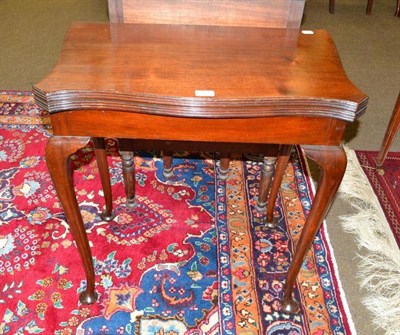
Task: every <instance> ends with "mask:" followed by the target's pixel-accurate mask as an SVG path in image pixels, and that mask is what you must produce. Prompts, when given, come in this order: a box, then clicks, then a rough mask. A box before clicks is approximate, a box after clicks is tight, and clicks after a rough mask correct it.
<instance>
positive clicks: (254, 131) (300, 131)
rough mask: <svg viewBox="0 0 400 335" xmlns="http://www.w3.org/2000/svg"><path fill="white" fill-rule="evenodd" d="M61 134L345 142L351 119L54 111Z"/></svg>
mask: <svg viewBox="0 0 400 335" xmlns="http://www.w3.org/2000/svg"><path fill="white" fill-rule="evenodd" d="M50 118H51V123H52V126H53V133H54V135H57V136H88V137H111V138H129V139H141V140H161V141H186V142H196V141H200V142H224V143H260V144H265V143H269V144H309V145H339V144H340V142H341V140H342V137H343V132H344V129H345V126H346V122H345V121H342V120H337V119H332V118H322V117H301V116H290V117H264V118H226V119H222V118H218V119H212V118H187V117H171V116H159V115H150V114H141V113H132V112H120V111H101V110H76V111H64V112H59V113H54V114H51V116H50Z"/></svg>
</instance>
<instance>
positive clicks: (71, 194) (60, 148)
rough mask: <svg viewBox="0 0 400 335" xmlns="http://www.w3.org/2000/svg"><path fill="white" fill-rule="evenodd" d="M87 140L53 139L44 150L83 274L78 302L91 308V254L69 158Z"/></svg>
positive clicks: (87, 139)
mask: <svg viewBox="0 0 400 335" xmlns="http://www.w3.org/2000/svg"><path fill="white" fill-rule="evenodd" d="M89 140H90V138H89V137H63V136H54V137H52V138H51V139H50V140H49V142H48V143H47V146H46V162H47V167H48V169H49V172H50V176H51V178H52V180H53V184H54V187H55V189H56V192H57V195H58V198H59V200H60V202H61V205H62V207H63V209H64V212H65V217H66V221H67V223H68V224H69V227H70V229H71V233H72V236H73V237H74V240H75V242H76V245H77V248H78V251H79V255H80V257H81V259H82V263H83V267H84V270H85V274H86V290H85V291H84V292H82V293H81V294H80V298H79V300H80V301H81V302H82V303H83V304H93V303H94V302H95V301H96V300H97V293H96V291H95V287H94V286H95V285H94V283H95V280H94V268H93V260H92V253H91V251H90V247H89V242H88V239H87V235H86V231H85V227H84V225H83V220H82V216H81V213H80V211H79V206H78V202H77V200H76V195H75V190H74V185H73V180H72V169H71V160H70V156H71V154H73V153H74V152H76V151H77V150H78V149H80V148H83V147H84V146H85V145H86V144H87V143H88V142H89Z"/></svg>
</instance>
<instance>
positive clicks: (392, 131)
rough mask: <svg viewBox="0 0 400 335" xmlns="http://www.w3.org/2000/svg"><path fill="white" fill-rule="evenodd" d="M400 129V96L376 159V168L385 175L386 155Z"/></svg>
mask: <svg viewBox="0 0 400 335" xmlns="http://www.w3.org/2000/svg"><path fill="white" fill-rule="evenodd" d="M399 128H400V94H399V95H398V96H397V101H396V104H395V106H394V108H393V112H392V116H391V118H390V121H389V124H388V127H387V129H386V133H385V137H384V138H383V142H382V146H381V150H380V151H379V154H378V157H377V159H376V168H377V170H380V171H381V173H384V171H383V169H382V166H383V163H384V162H385V158H386V155H387V153H388V151H389V149H390V146H391V145H392V142H393V140H394V138H395V136H396V134H397V131H398V130H399Z"/></svg>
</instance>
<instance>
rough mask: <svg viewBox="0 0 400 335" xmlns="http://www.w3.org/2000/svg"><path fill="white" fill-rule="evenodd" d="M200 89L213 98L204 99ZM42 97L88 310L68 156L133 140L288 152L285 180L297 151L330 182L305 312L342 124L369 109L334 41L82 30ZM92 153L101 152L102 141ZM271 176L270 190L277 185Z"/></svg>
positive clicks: (290, 34) (209, 30)
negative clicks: (89, 146)
mask: <svg viewBox="0 0 400 335" xmlns="http://www.w3.org/2000/svg"><path fill="white" fill-rule="evenodd" d="M197 90H207V92H206V93H208V94H209V95H210V96H208V97H202V96H200V97H199V96H196V91H197ZM210 91H213V92H214V96H212V95H211V94H210ZM203 93H204V92H203ZM34 95H35V99H36V101H37V102H38V103H39V104H40V105H41V106H42V107H43V108H45V109H46V110H48V111H49V112H50V119H51V122H52V126H53V133H54V136H53V137H52V138H51V139H50V141H49V143H48V145H47V153H46V159H47V161H48V164H49V170H50V173H51V177H52V179H53V182H54V185H55V189H56V191H57V193H58V196H59V198H60V201H61V203H62V205H63V207H64V210H65V213H66V218H67V221H68V223H69V225H70V226H71V231H72V233H73V235H74V238H75V240H76V243H77V245H78V250H79V252H80V254H81V257H82V259H83V264H84V268H85V272H86V277H87V280H88V285H87V290H86V291H85V292H84V293H83V294H82V295H81V301H82V302H83V303H93V301H95V299H96V292H95V289H94V273H93V265H92V263H91V252H90V249H89V246H88V243H87V236H86V234H85V231H84V228H83V227H84V226H83V221H82V217H81V215H80V213H79V206H78V204H77V201H76V197H75V195H74V193H73V184H72V178H71V173H72V172H71V171H70V168H69V156H70V155H71V154H72V153H73V152H74V151H75V150H77V149H78V148H79V147H81V146H83V145H84V144H85V143H86V142H87V141H88V140H89V139H90V138H96V139H99V138H115V139H116V140H117V141H120V142H119V143H120V144H121V147H120V150H121V151H122V152H124V149H126V147H124V146H128V145H131V143H132V142H130V141H125V140H126V139H131V140H132V139H133V143H134V144H135V148H137V149H142V148H144V149H149V148H156V149H161V150H165V151H169V152H171V151H173V150H181V149H185V150H189V151H201V150H207V151H219V152H222V153H227V152H236V151H238V152H246V151H247V152H248V151H253V149H254V150H255V151H257V152H263V153H265V154H266V155H268V154H272V156H276V155H277V153H278V152H277V148H279V146H280V148H281V150H280V155H281V156H280V158H278V164H277V169H278V170H279V171H282V169H283V168H284V166H285V165H286V163H287V160H288V157H289V151H290V148H291V146H292V145H295V144H299V145H301V146H302V148H303V150H304V152H305V154H306V155H308V157H310V158H311V159H313V160H315V161H316V162H317V164H319V165H320V166H321V169H322V173H321V180H320V182H319V184H318V185H319V187H318V189H317V192H316V196H315V201H314V204H313V206H312V209H311V211H310V214H309V215H308V217H307V220H306V222H305V224H304V228H303V232H302V235H301V238H300V241H299V243H298V245H297V246H295V249H294V255H293V261H292V264H291V266H290V270H289V272H288V277H287V285H286V289H285V297H284V301H283V305H282V308H283V310H285V311H287V312H294V311H295V310H296V307H297V304H296V302H295V301H294V299H293V296H292V292H293V286H294V283H295V280H296V276H297V274H298V272H299V270H300V266H301V262H302V260H303V258H304V254H305V252H306V250H307V249H308V248H309V247H310V245H311V242H312V239H313V238H314V236H315V234H316V233H317V231H318V229H319V227H320V225H321V223H322V221H323V219H324V216H325V214H326V212H327V211H328V209H329V206H330V205H331V203H332V200H333V198H334V196H335V194H336V191H337V187H338V185H339V183H340V181H341V179H342V177H343V174H344V171H345V166H346V156H345V153H344V151H343V149H342V148H341V145H340V143H341V141H342V138H343V132H344V129H345V126H346V124H347V122H351V121H354V120H355V119H357V118H358V117H359V116H361V115H362V114H363V113H364V111H365V109H366V104H367V97H366V96H365V95H364V94H363V93H362V92H360V91H359V90H358V89H357V88H356V87H355V86H354V85H353V84H352V83H351V82H350V81H349V79H348V78H347V76H346V74H345V73H344V71H343V67H342V65H341V63H340V59H339V57H338V54H337V52H336V48H335V46H334V44H333V42H332V39H331V38H330V36H329V34H328V33H327V32H325V31H306V32H300V31H298V30H286V29H271V28H249V27H246V28H244V27H216V26H209V27H207V26H194V25H182V26H180V25H152V24H151V25H145V24H125V25H122V24H111V25H107V24H82V23H81V24H76V25H74V26H73V27H72V28H71V30H70V31H69V34H68V36H67V38H66V41H65V46H64V48H63V51H62V54H61V56H60V60H59V62H58V64H57V65H56V67H55V69H54V70H53V72H52V73H51V74H50V75H49V76H48V77H47V78H45V79H44V80H43V81H41V82H40V83H39V84H37V85H36V86H35V87H34ZM270 144H275V145H273V146H271V145H270ZM95 145H96V148H100V150H102V148H104V145H103V143H102V142H101V140H97V141H96V142H95ZM136 145H137V146H139V147H137V146H136ZM128 150H130V149H128ZM100 155H102V153H101V154H100ZM226 159H227V158H226V157H225V156H223V161H222V165H221V166H222V168H224V169H226V166H227V164H226V163H227V161H226ZM130 160H131V156H129V157H127V159H126V161H127V162H128V163H127V164H128V165H129V161H130ZM130 167H132V166H131V165H130V166H128V167H127V168H128V169H129V168H130ZM267 170H268V169H267ZM269 172H270V171H269V170H268V171H266V173H265V174H266V176H265V179H263V180H262V182H264V183H270V180H268V174H269ZM105 174H106V173H104V175H103V178H104V180H107V176H106V175H105ZM273 190H274V191H273V192H277V188H276V187H273ZM128 192H134V190H128ZM262 197H264V195H262ZM267 211H268V213H269V215H270V216H271V215H272V214H271V210H270V209H268V210H267ZM106 214H111V213H106Z"/></svg>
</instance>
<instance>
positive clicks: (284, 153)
mask: <svg viewBox="0 0 400 335" xmlns="http://www.w3.org/2000/svg"><path fill="white" fill-rule="evenodd" d="M292 149H293V145H282V146H281V147H280V149H279V155H278V161H277V163H276V167H275V173H274V179H273V180H272V186H271V191H270V194H269V199H268V203H267V223H268V224H270V225H272V226H274V227H276V226H277V225H278V222H277V221H276V219H275V218H274V209H275V203H276V198H277V197H278V193H279V189H280V188H281V184H282V179H283V175H284V173H285V170H286V167H287V165H288V162H289V158H290V153H291V152H292Z"/></svg>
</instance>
